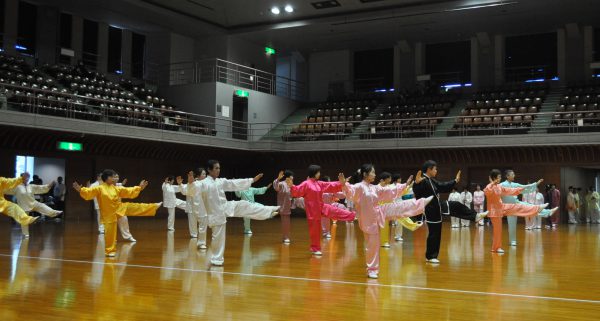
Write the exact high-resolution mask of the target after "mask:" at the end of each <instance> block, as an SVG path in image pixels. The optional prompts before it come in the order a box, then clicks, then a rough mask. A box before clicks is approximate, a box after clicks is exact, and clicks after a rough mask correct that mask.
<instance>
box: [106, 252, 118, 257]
mask: <svg viewBox="0 0 600 321" xmlns="http://www.w3.org/2000/svg"><path fill="white" fill-rule="evenodd" d="M106 256H108V257H115V256H117V253H115V252H112V253H108V254H106Z"/></svg>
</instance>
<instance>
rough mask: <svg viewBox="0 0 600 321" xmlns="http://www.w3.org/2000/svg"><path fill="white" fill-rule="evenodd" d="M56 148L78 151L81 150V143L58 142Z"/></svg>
mask: <svg viewBox="0 0 600 321" xmlns="http://www.w3.org/2000/svg"><path fill="white" fill-rule="evenodd" d="M57 148H58V149H59V150H68V151H72V152H80V151H82V150H83V144H81V143H73V142H58V144H57Z"/></svg>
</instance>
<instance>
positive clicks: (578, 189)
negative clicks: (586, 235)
mask: <svg viewBox="0 0 600 321" xmlns="http://www.w3.org/2000/svg"><path fill="white" fill-rule="evenodd" d="M573 193H574V194H575V217H576V218H577V219H579V218H580V217H581V195H579V194H581V187H574V188H573ZM582 223H583V221H582Z"/></svg>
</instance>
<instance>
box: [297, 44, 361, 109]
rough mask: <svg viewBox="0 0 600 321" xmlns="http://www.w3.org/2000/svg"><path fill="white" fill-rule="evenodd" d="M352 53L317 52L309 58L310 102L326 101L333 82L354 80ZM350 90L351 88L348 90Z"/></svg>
mask: <svg viewBox="0 0 600 321" xmlns="http://www.w3.org/2000/svg"><path fill="white" fill-rule="evenodd" d="M351 65H352V52H351V51H350V50H340V51H328V52H317V53H313V54H311V55H310V58H309V71H308V79H309V80H308V82H309V100H310V101H313V102H316V101H325V100H327V97H328V92H329V84H330V83H331V82H339V81H347V82H348V84H349V83H350V80H351V79H352V66H351ZM348 89H349V88H348Z"/></svg>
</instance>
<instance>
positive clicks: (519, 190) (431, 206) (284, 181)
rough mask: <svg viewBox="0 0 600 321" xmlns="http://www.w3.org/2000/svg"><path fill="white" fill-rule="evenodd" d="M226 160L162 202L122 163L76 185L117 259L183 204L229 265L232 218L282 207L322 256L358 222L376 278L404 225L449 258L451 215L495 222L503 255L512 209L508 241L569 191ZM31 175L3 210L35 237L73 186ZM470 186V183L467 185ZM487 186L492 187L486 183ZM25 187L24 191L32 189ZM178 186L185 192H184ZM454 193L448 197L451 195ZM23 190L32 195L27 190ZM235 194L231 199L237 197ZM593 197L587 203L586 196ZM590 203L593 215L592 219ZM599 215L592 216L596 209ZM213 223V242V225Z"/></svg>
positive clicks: (287, 240) (495, 246)
mask: <svg viewBox="0 0 600 321" xmlns="http://www.w3.org/2000/svg"><path fill="white" fill-rule="evenodd" d="M220 171H221V165H220V163H219V161H217V160H210V161H208V162H207V164H206V167H203V168H198V169H196V170H194V171H189V172H188V173H187V174H186V175H182V176H177V177H175V176H169V177H166V178H165V179H164V181H163V183H162V186H161V188H162V193H163V199H162V202H155V203H131V202H123V201H122V199H133V198H136V197H138V195H139V194H140V193H141V192H142V191H143V190H144V189H145V188H146V187H147V186H148V182H147V181H145V180H142V181H141V182H140V183H139V184H138V185H137V186H132V187H127V186H126V182H125V181H123V182H121V181H120V177H119V174H118V173H117V172H115V171H114V170H110V169H107V170H104V171H103V172H101V173H98V175H97V178H96V181H95V182H94V183H92V184H89V183H88V184H84V185H85V186H82V185H80V184H79V183H78V182H74V183H73V188H74V189H75V191H76V192H77V193H78V194H79V195H80V196H81V198H83V199H84V200H90V201H93V202H94V208H95V210H96V212H97V218H98V232H99V233H101V234H104V241H105V254H106V256H107V257H114V256H115V253H116V243H117V242H116V240H117V230H119V231H120V233H121V236H122V238H123V239H124V240H126V241H129V242H136V240H135V238H134V237H133V235H132V233H131V231H130V230H129V224H128V221H127V217H128V216H154V215H156V211H157V210H158V209H159V208H160V207H161V206H162V207H164V208H166V209H167V212H168V218H167V222H166V223H167V224H166V229H167V230H168V231H169V233H174V230H175V213H176V209H180V210H182V211H184V212H185V213H186V214H187V217H188V230H189V235H190V237H191V238H194V239H197V241H196V242H197V247H198V249H199V250H200V251H207V250H209V249H210V253H211V256H210V262H211V264H212V265H216V266H220V265H223V263H224V253H225V241H226V237H225V236H226V226H227V221H228V218H231V217H241V218H243V224H244V229H243V230H244V233H245V234H246V235H252V234H253V231H252V227H251V220H267V219H271V218H273V217H275V216H277V215H279V216H280V218H281V242H282V243H283V244H286V245H289V244H291V243H292V240H291V235H290V234H291V232H290V230H291V228H290V225H291V220H290V215H291V213H292V210H293V209H294V208H298V209H302V210H303V211H304V212H305V215H306V218H307V222H308V238H309V240H310V246H309V250H310V253H311V254H312V255H314V256H322V255H323V253H322V252H321V241H322V239H329V238H331V237H332V236H331V233H330V229H331V224H337V223H338V222H340V221H342V222H346V224H354V222H355V221H358V225H359V228H360V230H361V231H362V232H363V235H364V253H365V265H366V270H367V276H368V277H369V278H377V277H378V273H379V251H380V248H381V247H384V248H385V247H390V244H391V243H392V242H402V240H403V230H404V229H406V230H407V231H415V230H417V229H419V228H421V227H422V226H424V225H427V230H428V232H427V249H426V253H425V259H426V262H428V263H430V264H439V263H440V261H439V259H438V256H439V252H440V243H441V231H442V222H443V221H444V216H450V222H451V228H468V227H470V226H471V222H473V224H475V225H477V226H485V224H486V223H485V222H486V221H487V222H488V224H490V223H491V225H492V227H493V240H492V249H491V250H492V252H496V253H503V252H504V250H503V248H502V245H503V238H502V224H503V217H505V216H506V217H507V223H508V241H509V244H510V246H517V239H516V226H517V218H518V217H523V218H525V220H526V224H525V228H526V229H527V230H532V229H538V228H541V227H542V219H544V218H545V219H547V226H548V228H556V224H557V223H558V221H559V212H558V209H559V208H560V192H559V191H558V189H556V187H555V186H554V185H548V186H547V188H546V191H545V193H541V192H540V187H541V186H542V183H543V179H539V180H538V181H535V182H533V183H527V184H524V185H523V184H519V183H517V182H516V174H515V172H514V171H512V170H507V171H505V172H504V173H502V172H500V171H499V170H497V169H494V170H492V171H490V173H489V177H488V184H486V185H485V186H483V185H475V187H474V189H473V191H472V192H471V191H469V190H468V189H466V188H465V189H463V190H460V188H459V184H460V181H461V172H460V171H459V172H458V173H457V174H456V176H455V177H454V179H452V180H449V181H441V180H439V179H438V178H437V171H438V168H437V163H436V162H435V161H432V160H429V161H426V162H425V163H424V164H423V165H422V168H421V170H420V171H418V172H417V173H416V175H415V176H414V177H413V176H410V177H408V178H407V179H406V180H405V181H404V182H403V181H402V179H401V178H400V175H398V174H393V173H389V172H379V173H377V172H376V169H375V166H373V165H372V164H363V165H362V166H361V168H360V169H359V170H358V171H356V172H355V173H352V175H351V176H350V177H346V176H345V175H344V174H343V173H338V174H337V179H335V180H332V179H331V178H329V177H328V176H324V175H323V176H322V175H321V168H320V167H319V166H318V165H310V166H309V167H308V170H307V172H308V175H307V177H306V179H305V180H303V181H302V182H300V183H296V182H295V180H294V173H293V172H292V171H290V170H282V171H281V172H280V173H279V175H278V176H277V177H276V178H274V180H273V181H269V182H268V184H266V185H264V184H263V185H262V186H252V185H253V184H257V183H258V182H259V181H260V180H261V179H262V178H263V174H258V175H256V176H255V177H252V178H246V179H226V178H222V177H220ZM29 180H30V178H29V174H28V173H23V174H22V175H21V176H20V177H17V178H15V179H6V178H2V181H1V182H0V185H1V186H0V187H1V189H2V194H3V195H4V194H13V195H15V196H16V197H17V204H14V203H11V202H8V201H6V200H5V199H4V198H2V200H1V202H0V204H1V206H0V210H2V212H3V213H4V214H6V215H8V216H11V217H13V218H14V219H15V220H16V221H17V222H18V223H20V224H21V226H22V228H23V234H24V235H28V225H30V224H32V223H33V222H35V221H36V218H32V217H31V216H29V215H28V213H30V212H32V211H38V212H40V213H42V214H43V215H46V216H49V217H55V216H58V215H60V214H62V203H63V202H64V195H65V193H66V191H65V188H64V184H63V183H62V178H59V179H58V180H57V182H56V183H54V182H53V183H52V184H49V185H43V184H35V183H34V182H35V181H33V182H31V183H29ZM467 186H469V185H467ZM482 186H483V187H484V188H482ZM271 188H273V190H274V191H275V193H276V194H277V205H263V204H260V203H259V202H257V201H256V199H255V196H258V195H263V194H265V193H267V192H268V191H269V189H271ZM23 190H24V191H23ZM51 190H52V191H53V194H54V198H55V199H57V201H55V204H57V205H56V206H55V208H54V209H53V208H51V207H48V206H47V205H45V204H44V203H43V202H40V200H39V199H37V200H36V199H35V197H36V195H43V194H46V193H49V192H50V191H51ZM226 192H233V193H235V195H236V197H237V198H238V199H239V200H228V198H227V196H226ZM177 193H180V194H182V195H183V196H184V199H179V198H177ZM446 193H448V194H449V196H448V198H442V195H444V194H446ZM23 195H28V197H24V196H23ZM230 198H231V197H230ZM582 199H584V200H585V205H584V206H582V202H581V201H580V200H582ZM598 199H599V197H598V193H596V192H595V191H594V190H593V189H592V188H590V192H589V193H588V195H586V196H585V197H581V196H579V193H578V189H576V188H570V192H569V195H568V196H567V208H568V213H569V218H570V220H571V218H573V219H574V220H573V222H576V221H577V220H582V221H588V222H591V223H598V222H599V220H598ZM582 208H583V209H585V213H586V214H585V216H584V217H583V219H582V218H580V217H579V215H582ZM588 213H589V214H588ZM209 229H210V230H211V232H212V233H211V240H210V244H208V242H207V231H208V230H209Z"/></svg>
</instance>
